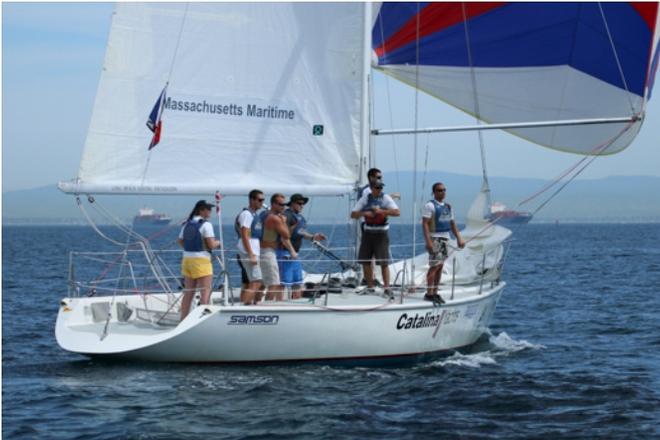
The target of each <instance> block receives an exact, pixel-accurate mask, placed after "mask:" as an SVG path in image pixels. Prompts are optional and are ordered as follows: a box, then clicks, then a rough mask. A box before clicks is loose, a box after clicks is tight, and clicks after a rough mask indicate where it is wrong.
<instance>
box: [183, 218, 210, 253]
mask: <svg viewBox="0 0 660 440" xmlns="http://www.w3.org/2000/svg"><path fill="white" fill-rule="evenodd" d="M205 221H206V220H204V219H201V220H199V221H194V220H188V221H187V222H186V225H185V226H184V227H183V250H184V251H186V252H202V251H208V249H206V246H205V245H204V239H203V238H202V233H201V232H200V231H199V230H200V229H201V228H202V225H203V224H204V222H205Z"/></svg>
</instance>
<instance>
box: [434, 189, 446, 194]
mask: <svg viewBox="0 0 660 440" xmlns="http://www.w3.org/2000/svg"><path fill="white" fill-rule="evenodd" d="M445 191H447V190H446V189H445V188H442V189H436V190H435V192H437V193H443V192H445Z"/></svg>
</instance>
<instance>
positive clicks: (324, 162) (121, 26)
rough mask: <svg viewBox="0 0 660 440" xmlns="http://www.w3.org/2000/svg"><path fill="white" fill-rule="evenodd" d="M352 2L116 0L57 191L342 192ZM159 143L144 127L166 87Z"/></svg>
mask: <svg viewBox="0 0 660 440" xmlns="http://www.w3.org/2000/svg"><path fill="white" fill-rule="evenodd" d="M364 14H365V8H364V6H363V5H362V4H360V3H190V4H189V5H188V6H186V4H182V3H119V4H118V5H117V8H116V12H115V15H114V17H113V21H112V29H111V32H110V38H109V42H108V48H107V53H106V57H105V62H104V66H103V73H102V76H101V81H100V84H99V88H98V92H97V96H96V101H95V105H94V111H93V115H92V120H91V124H90V127H89V132H88V135H87V140H86V143H85V148H84V152H83V156H82V160H81V164H80V170H79V175H78V179H77V181H76V183H70V184H60V187H61V188H62V189H63V190H65V191H69V192H95V193H163V194H177V193H178V194H195V193H211V192H214V191H216V190H220V191H221V192H222V193H224V194H245V193H246V192H247V191H249V190H251V189H253V188H260V189H262V190H264V191H267V192H271V191H283V192H287V193H288V192H292V191H302V192H305V193H306V194H318V195H321V194H342V193H346V192H348V191H350V189H351V188H352V187H353V186H354V185H355V182H356V181H357V180H358V178H359V163H360V142H361V125H360V123H361V120H362V116H361V111H362V104H363V100H364V99H366V98H365V97H364V93H363V84H364V82H365V81H366V77H367V75H368V72H366V71H365V63H364V59H365V57H366V56H367V54H365V45H364V44H363V39H364V35H365V29H364V26H365V19H364ZM168 81H169V84H168V86H167V101H166V103H165V108H164V111H163V115H162V133H161V139H160V142H159V143H158V144H157V145H156V147H155V148H153V149H152V150H151V151H149V150H148V147H149V144H150V141H151V138H152V133H151V132H150V131H149V129H148V128H147V127H146V125H145V123H146V121H147V118H148V116H149V114H150V112H151V109H152V108H153V106H154V103H155V102H156V100H157V98H158V96H159V95H160V93H161V91H162V90H163V88H164V86H165V84H166V83H168Z"/></svg>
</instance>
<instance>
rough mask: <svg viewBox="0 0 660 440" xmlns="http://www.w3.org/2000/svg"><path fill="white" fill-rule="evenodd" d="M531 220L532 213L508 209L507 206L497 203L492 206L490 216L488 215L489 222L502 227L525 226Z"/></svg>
mask: <svg viewBox="0 0 660 440" xmlns="http://www.w3.org/2000/svg"><path fill="white" fill-rule="evenodd" d="M531 219H532V213H531V212H522V211H514V210H513V209H507V207H506V205H504V204H503V203H499V202H495V203H493V204H492V205H490V214H489V215H488V220H489V221H491V222H497V223H498V224H500V225H507V224H509V225H510V224H525V223H529V221H530V220H531Z"/></svg>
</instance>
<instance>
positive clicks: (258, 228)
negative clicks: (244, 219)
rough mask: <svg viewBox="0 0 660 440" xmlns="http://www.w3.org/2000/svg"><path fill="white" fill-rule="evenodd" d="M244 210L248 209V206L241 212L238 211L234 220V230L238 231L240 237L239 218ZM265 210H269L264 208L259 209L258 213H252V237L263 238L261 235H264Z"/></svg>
mask: <svg viewBox="0 0 660 440" xmlns="http://www.w3.org/2000/svg"><path fill="white" fill-rule="evenodd" d="M243 211H248V208H243V209H242V210H241V212H239V213H238V215H237V216H236V219H235V220H234V231H235V232H236V235H237V236H238V238H239V239H240V238H241V225H240V224H239V223H238V218H239V217H240V216H241V214H242V213H243ZM265 212H268V211H267V210H265V209H263V208H262V209H260V210H258V211H257V212H256V213H253V214H252V224H251V225H250V237H251V238H256V239H258V240H261V236H262V235H263V223H264V219H265V218H266V216H265V215H263V214H264V213H265ZM261 216H263V217H261Z"/></svg>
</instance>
